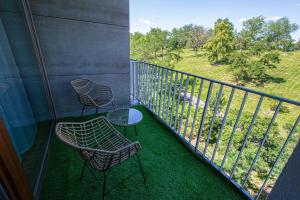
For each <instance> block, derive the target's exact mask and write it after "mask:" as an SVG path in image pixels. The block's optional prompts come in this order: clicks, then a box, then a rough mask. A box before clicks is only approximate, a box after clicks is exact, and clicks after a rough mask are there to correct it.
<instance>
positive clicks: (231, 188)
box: [41, 60, 300, 199]
mask: <svg viewBox="0 0 300 200" xmlns="http://www.w3.org/2000/svg"><path fill="white" fill-rule="evenodd" d="M130 77H131V84H130V85H131V88H130V89H131V100H132V103H133V104H141V105H139V106H137V108H138V109H139V110H140V111H142V113H143V115H144V118H143V121H142V123H140V124H139V125H138V132H139V136H137V137H136V136H134V134H133V130H132V132H131V134H127V135H128V138H129V139H131V140H132V141H134V140H138V141H140V142H141V145H142V156H141V157H142V160H143V165H144V168H145V171H146V176H147V178H148V182H147V184H146V185H144V184H143V182H142V177H141V176H140V174H139V173H133V174H132V169H135V166H134V165H135V164H136V163H135V161H134V160H132V161H128V162H127V163H126V164H124V165H121V166H119V167H117V168H115V169H113V170H112V172H111V175H109V177H110V178H109V183H108V185H109V186H108V188H109V189H108V191H107V194H106V195H107V196H109V197H110V198H111V199H123V198H126V199H140V198H147V199H169V198H170V199H174V198H175V199H199V198H200V199H201V198H203V199H266V197H267V195H268V193H269V192H270V191H271V190H272V188H273V186H274V183H275V181H276V179H277V178H278V176H279V174H280V172H281V170H282V168H283V166H284V165H285V163H286V162H287V159H288V157H289V155H290V152H291V150H293V148H294V147H295V145H296V142H295V141H298V139H299V133H297V131H296V127H297V126H298V124H299V121H300V117H299V116H298V117H294V118H293V116H290V118H291V119H293V120H294V121H293V124H292V126H291V127H289V129H288V131H287V134H285V135H283V136H282V137H280V139H281V141H280V142H279V144H280V146H278V147H277V148H276V149H275V150H274V148H273V149H271V147H270V145H272V142H273V139H274V137H275V138H278V137H279V136H278V135H276V134H281V133H280V132H276V129H274V127H273V126H276V127H277V126H279V125H280V121H279V122H278V119H279V120H280V119H281V118H282V117H284V116H285V115H284V113H282V112H281V111H280V108H281V107H282V106H286V105H288V106H290V107H293V108H294V111H295V112H297V113H298V112H299V102H295V101H292V100H289V99H284V98H281V97H276V96H272V95H269V94H265V93H262V92H258V91H254V90H251V89H248V88H244V87H240V86H235V85H231V84H228V83H223V82H219V81H216V80H211V79H207V78H205V77H200V76H196V75H193V74H188V73H184V72H181V71H176V70H172V69H168V68H164V67H161V66H156V65H152V64H149V63H145V62H139V61H134V60H132V61H131V76H130ZM269 101H270V102H273V103H274V102H275V104H276V107H275V109H274V110H273V111H272V112H271V113H268V114H266V111H265V110H266V109H268V108H267V107H266V105H265V104H264V103H266V102H269ZM253 102H255V103H254V104H255V105H256V106H255V107H253ZM221 104H223V105H221ZM103 115H105V113H103ZM93 117H95V116H94V115H89V116H87V117H86V118H87V119H91V118H93ZM263 117H266V118H265V120H264V121H263V122H264V123H265V124H264V125H261V124H259V123H257V121H259V120H261V118H263ZM77 120H79V118H76V117H71V118H64V119H62V121H77ZM278 123H279V125H278ZM120 132H123V129H120ZM257 134H259V135H257ZM287 150H288V151H287ZM249 152H250V153H249ZM251 152H252V153H251ZM266 154H267V158H268V159H269V160H266ZM268 156H269V157H268ZM82 164H83V163H82V161H81V159H80V158H79V156H78V155H77V153H76V152H74V151H73V150H71V149H68V148H66V146H65V145H63V144H62V143H61V142H60V141H58V140H57V139H56V138H55V139H54V142H53V144H52V147H51V149H50V157H49V163H48V166H47V169H46V173H45V179H44V182H43V184H42V193H41V197H42V199H79V198H82V197H86V198H92V199H94V198H97V197H99V196H101V189H100V188H101V183H102V181H101V180H102V179H103V177H101V174H95V172H93V171H92V170H90V171H89V174H88V175H87V176H86V177H85V178H84V180H83V181H80V180H79V176H80V169H81V166H82ZM260 166H264V169H261V168H260ZM94 176H96V177H94ZM58 177H64V178H58ZM97 180H98V181H97ZM70 183H72V184H70Z"/></svg>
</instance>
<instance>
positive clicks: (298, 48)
mask: <svg viewBox="0 0 300 200" xmlns="http://www.w3.org/2000/svg"><path fill="white" fill-rule="evenodd" d="M294 46H295V50H300V39H299V40H298V42H296V43H295V45H294Z"/></svg>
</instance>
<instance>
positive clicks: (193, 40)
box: [187, 25, 211, 54]
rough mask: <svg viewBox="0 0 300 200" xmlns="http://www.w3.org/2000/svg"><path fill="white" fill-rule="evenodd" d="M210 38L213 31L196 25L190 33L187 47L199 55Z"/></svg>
mask: <svg viewBox="0 0 300 200" xmlns="http://www.w3.org/2000/svg"><path fill="white" fill-rule="evenodd" d="M210 36H211V29H208V28H205V27H203V26H195V25H194V26H193V27H192V29H191V30H190V32H189V38H188V42H187V45H188V47H190V48H192V49H193V51H194V52H195V54H197V52H198V50H199V49H200V48H202V47H203V46H204V44H205V43H206V42H207V40H208V39H209V37H210Z"/></svg>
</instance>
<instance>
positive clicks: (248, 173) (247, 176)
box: [242, 101, 282, 188]
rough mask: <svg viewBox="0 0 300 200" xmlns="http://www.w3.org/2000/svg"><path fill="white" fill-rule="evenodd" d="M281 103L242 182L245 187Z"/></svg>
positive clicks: (279, 106) (279, 105)
mask: <svg viewBox="0 0 300 200" xmlns="http://www.w3.org/2000/svg"><path fill="white" fill-rule="evenodd" d="M281 104H282V101H279V103H278V105H277V107H276V110H275V112H274V115H273V117H272V119H271V122H270V124H269V126H268V129H267V131H266V133H265V135H264V138H263V140H262V142H261V143H260V146H259V148H258V150H257V152H256V155H255V157H254V160H253V161H252V163H251V166H250V169H249V170H248V172H247V175H246V178H245V179H244V181H243V184H242V187H243V188H244V187H245V184H246V182H247V180H248V178H249V175H250V173H251V172H252V170H253V167H254V164H255V163H256V160H257V158H258V156H259V154H260V151H261V149H262V148H263V146H264V144H265V141H266V140H267V137H268V135H269V132H270V130H271V128H272V126H273V123H274V121H275V119H276V117H277V114H278V112H279V110H280V108H281Z"/></svg>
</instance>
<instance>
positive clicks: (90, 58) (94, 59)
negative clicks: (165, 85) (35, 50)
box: [34, 16, 129, 76]
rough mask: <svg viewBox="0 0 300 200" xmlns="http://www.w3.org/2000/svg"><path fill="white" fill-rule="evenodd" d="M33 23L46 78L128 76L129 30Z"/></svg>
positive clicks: (78, 23)
mask: <svg viewBox="0 0 300 200" xmlns="http://www.w3.org/2000/svg"><path fill="white" fill-rule="evenodd" d="M34 19H35V23H36V27H37V30H38V35H39V40H40V42H41V46H42V49H43V52H44V57H45V61H46V65H47V72H48V74H49V75H51V76H52V75H70V74H73V75H76V74H95V73H96V74H99V73H129V66H128V63H129V48H128V47H129V34H128V27H127V28H126V27H120V26H112V25H105V24H98V23H89V22H81V21H74V20H65V19H56V18H49V17H39V16H38V17H35V18H34Z"/></svg>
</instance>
